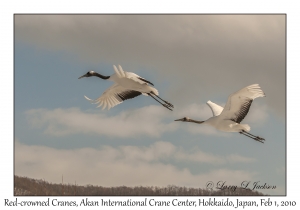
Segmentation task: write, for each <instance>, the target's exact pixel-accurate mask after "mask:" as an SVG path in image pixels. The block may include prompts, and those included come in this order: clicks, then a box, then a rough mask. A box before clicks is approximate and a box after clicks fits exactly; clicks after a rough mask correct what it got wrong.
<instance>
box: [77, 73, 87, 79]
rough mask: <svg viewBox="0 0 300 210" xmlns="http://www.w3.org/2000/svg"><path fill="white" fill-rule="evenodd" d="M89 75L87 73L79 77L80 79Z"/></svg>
mask: <svg viewBox="0 0 300 210" xmlns="http://www.w3.org/2000/svg"><path fill="white" fill-rule="evenodd" d="M86 76H87V75H86V74H85V75H82V76H81V77H79V78H78V79H81V78H83V77H86Z"/></svg>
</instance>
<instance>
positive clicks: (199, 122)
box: [188, 119, 204, 124]
mask: <svg viewBox="0 0 300 210" xmlns="http://www.w3.org/2000/svg"><path fill="white" fill-rule="evenodd" d="M188 121H189V122H193V123H198V124H201V123H204V121H198V120H193V119H189V120H188Z"/></svg>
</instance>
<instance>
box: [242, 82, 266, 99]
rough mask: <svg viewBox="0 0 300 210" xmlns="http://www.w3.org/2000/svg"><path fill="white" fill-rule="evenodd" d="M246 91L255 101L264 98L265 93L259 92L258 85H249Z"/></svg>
mask: <svg viewBox="0 0 300 210" xmlns="http://www.w3.org/2000/svg"><path fill="white" fill-rule="evenodd" d="M247 89H248V91H249V92H251V93H252V96H251V98H252V99H255V98H258V97H266V95H265V93H264V92H263V91H262V90H261V88H260V86H259V85H258V84H253V85H249V86H248V87H247Z"/></svg>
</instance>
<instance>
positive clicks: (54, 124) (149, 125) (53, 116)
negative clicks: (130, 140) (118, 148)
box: [26, 106, 178, 138]
mask: <svg viewBox="0 0 300 210" xmlns="http://www.w3.org/2000/svg"><path fill="white" fill-rule="evenodd" d="M97 111H98V110H97ZM104 113H105V112H97V113H88V112H83V111H81V110H79V109H78V108H69V109H60V108H58V109H54V110H48V109H32V110H28V111H26V115H27V118H28V120H29V122H30V123H31V125H32V126H34V127H42V128H43V129H45V133H46V134H50V135H56V136H63V135H70V134H77V133H85V134H98V135H105V136H112V137H125V138H126V137H134V136H140V135H146V136H152V137H159V136H160V135H161V134H162V133H164V132H168V131H173V130H174V129H175V128H176V127H177V126H178V125H176V123H173V122H172V121H170V122H169V123H168V122H163V120H164V118H166V112H165V110H164V109H162V107H160V106H147V107H143V108H140V109H136V110H127V111H122V112H120V113H119V114H118V115H115V116H108V115H107V114H104ZM141 122H143V123H141ZM43 126H44V127H45V128H44V127H43Z"/></svg>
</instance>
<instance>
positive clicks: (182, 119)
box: [174, 118, 184, 121]
mask: <svg viewBox="0 0 300 210" xmlns="http://www.w3.org/2000/svg"><path fill="white" fill-rule="evenodd" d="M174 121H184V118H181V119H177V120H174Z"/></svg>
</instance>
